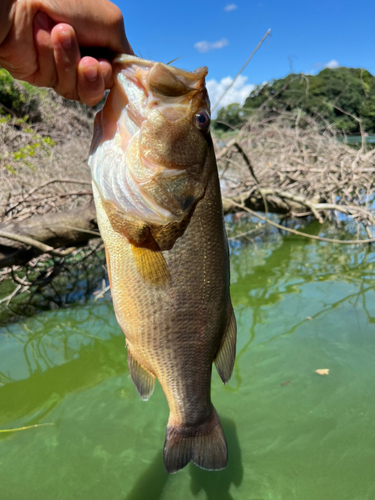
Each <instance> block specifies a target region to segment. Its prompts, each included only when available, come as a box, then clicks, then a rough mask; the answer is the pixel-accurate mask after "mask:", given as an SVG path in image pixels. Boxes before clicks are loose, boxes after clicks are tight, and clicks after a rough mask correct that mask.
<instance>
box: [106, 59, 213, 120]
mask: <svg viewBox="0 0 375 500" xmlns="http://www.w3.org/2000/svg"><path fill="white" fill-rule="evenodd" d="M113 66H114V72H115V85H116V86H117V87H118V88H119V89H120V90H121V92H122V93H123V95H124V97H125V98H126V99H127V100H128V103H129V104H128V106H127V111H128V114H129V116H130V118H131V119H132V121H133V122H134V123H135V125H137V126H138V127H140V126H141V124H142V122H143V121H144V120H145V119H146V118H147V117H148V115H149V113H151V112H152V111H153V110H158V111H160V112H161V113H162V114H163V115H164V116H165V118H167V119H168V121H170V122H172V123H173V122H176V121H178V120H181V119H183V118H184V117H185V116H186V115H187V114H188V113H189V112H191V103H192V101H193V100H195V101H196V100H197V99H199V98H200V100H202V101H206V102H207V101H208V97H207V91H206V88H205V77H206V76H207V73H208V69H207V68H206V67H200V68H198V69H196V70H195V71H186V70H183V69H179V68H175V67H174V66H169V65H168V64H164V63H161V62H155V61H150V60H147V59H141V58H139V57H136V56H131V55H126V54H121V55H119V56H118V57H116V58H115V59H114V61H113Z"/></svg>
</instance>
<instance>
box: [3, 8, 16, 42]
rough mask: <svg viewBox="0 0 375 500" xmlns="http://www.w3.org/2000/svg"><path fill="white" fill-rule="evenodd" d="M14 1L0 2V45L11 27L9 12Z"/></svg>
mask: <svg viewBox="0 0 375 500" xmlns="http://www.w3.org/2000/svg"><path fill="white" fill-rule="evenodd" d="M15 1H16V0H0V45H1V44H2V43H3V41H4V40H5V39H6V37H7V36H8V33H9V31H10V28H11V26H12V15H11V11H12V6H13V4H14V3H15ZM0 50H1V48H0Z"/></svg>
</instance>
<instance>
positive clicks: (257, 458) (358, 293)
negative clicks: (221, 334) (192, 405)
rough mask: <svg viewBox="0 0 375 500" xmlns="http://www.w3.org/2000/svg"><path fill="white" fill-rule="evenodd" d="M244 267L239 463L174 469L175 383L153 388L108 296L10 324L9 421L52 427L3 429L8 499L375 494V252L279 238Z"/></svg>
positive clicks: (3, 487) (241, 252) (229, 432)
mask: <svg viewBox="0 0 375 500" xmlns="http://www.w3.org/2000/svg"><path fill="white" fill-rule="evenodd" d="M231 267H232V299H233V305H234V308H235V312H236V316H237V320H238V327H239V328H238V330H239V332H238V349H237V361H236V365H235V370H234V373H233V376H232V379H231V381H230V383H229V384H228V385H227V386H223V385H222V383H221V382H220V380H219V377H218V375H217V373H216V372H215V370H214V374H213V382H212V399H213V402H214V404H215V407H216V408H217V410H218V412H219V414H220V416H221V419H222V423H223V427H224V431H225V433H226V436H227V440H228V446H229V465H228V467H227V469H226V470H224V471H221V472H207V471H203V470H200V469H198V468H197V467H195V466H194V465H192V464H189V466H187V467H186V468H185V469H184V470H182V471H180V472H178V473H177V474H175V475H172V476H170V475H168V474H167V473H166V472H165V470H164V467H163V461H162V448H163V442H164V434H165V426H166V423H167V419H168V408H167V404H166V401H165V398H164V394H163V393H162V391H161V388H160V386H159V385H158V386H157V387H156V390H155V393H154V394H153V396H152V397H151V398H150V400H149V401H148V402H147V403H145V402H143V401H141V399H140V398H139V396H138V394H137V392H136V390H135V388H134V386H133V384H132V382H131V380H130V378H129V374H128V369H127V364H126V350H125V349H124V337H123V334H122V332H121V331H120V328H119V327H118V325H117V323H116V320H115V317H114V313H113V309H112V305H111V302H110V300H109V299H103V300H101V301H98V302H96V303H95V302H89V303H87V304H86V305H79V306H75V307H74V306H73V307H70V308H67V309H60V310H54V311H49V312H45V313H42V314H39V315H36V316H34V317H32V318H28V319H25V320H23V321H21V322H18V323H15V324H10V325H7V326H6V327H3V328H2V329H1V330H0V430H1V429H3V430H4V429H15V428H22V427H24V426H30V425H35V424H42V423H47V424H52V425H46V426H41V427H34V428H31V429H29V430H23V431H18V432H12V433H1V432H0V498H1V500H26V499H27V500H52V499H53V500H71V499H80V500H136V499H139V500H159V499H163V500H167V499H168V500H176V499H179V500H185V499H195V498H196V499H209V500H229V499H236V500H241V499H244V500H245V499H246V500H294V499H295V500H317V499H320V498H321V499H327V500H367V499H369V500H370V499H371V500H373V499H374V498H375V481H374V464H375V292H374V272H375V254H374V253H373V252H371V248H369V247H349V248H348V247H345V246H337V245H329V244H324V243H319V242H311V241H307V240H303V239H300V238H297V237H294V236H292V237H290V236H287V237H281V236H279V235H277V234H276V235H275V234H273V235H271V236H270V237H269V239H267V240H266V241H264V242H260V241H257V240H255V241H253V242H249V243H248V244H244V245H234V246H233V248H232V265H231ZM317 369H329V375H318V374H317V373H315V370H317Z"/></svg>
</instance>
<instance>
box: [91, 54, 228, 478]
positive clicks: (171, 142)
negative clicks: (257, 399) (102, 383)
mask: <svg viewBox="0 0 375 500" xmlns="http://www.w3.org/2000/svg"><path fill="white" fill-rule="evenodd" d="M113 64H114V73H115V85H114V87H113V89H112V90H111V91H110V93H109V95H108V98H107V101H106V103H105V105H104V108H103V109H102V110H101V111H100V112H99V113H98V114H97V116H96V118H95V128H94V137H93V141H92V145H91V150H90V158H89V164H90V166H91V171H92V178H93V190H94V197H95V203H96V210H97V217H98V224H99V228H100V233H101V235H102V238H103V241H104V244H105V250H106V258H107V266H108V274H109V279H110V285H111V291H112V297H113V304H114V309H115V313H116V318H117V321H118V323H119V324H120V326H121V328H122V330H123V332H124V334H125V337H126V346H127V358H128V366H129V372H130V376H131V379H132V380H133V382H134V384H135V386H136V388H137V390H138V392H139V394H140V396H141V397H142V399H144V400H147V399H148V398H149V397H150V396H151V394H152V392H153V390H154V385H155V378H158V380H159V382H160V384H161V386H162V388H163V391H164V393H165V396H166V398H167V401H168V405H169V409H170V416H169V420H168V424H167V431H166V438H165V443H164V464H165V467H166V469H167V471H168V472H170V473H172V472H176V471H177V470H179V469H181V468H183V467H185V465H186V464H187V463H188V462H190V461H193V462H194V463H195V464H196V465H198V466H199V467H202V468H204V469H208V470H219V469H222V468H224V467H225V466H226V464H227V460H228V458H227V457H228V452H227V444H226V441H225V437H224V433H223V430H222V427H221V423H220V419H219V417H218V414H217V413H216V410H215V408H214V407H213V405H212V403H211V396H210V385H211V371H212V363H213V362H215V365H216V368H217V370H218V373H219V375H220V377H221V379H222V380H223V382H224V383H226V382H227V381H228V380H229V378H230V376H231V373H232V370H233V364H234V358H235V345H236V321H235V318H234V314H233V308H232V305H231V300H230V295H229V255H228V243H227V240H226V235H225V228H224V224H223V212H222V205H221V196H220V186H219V179H218V173H217V166H216V160H215V154H214V149H213V144H212V140H211V136H210V132H209V125H210V103H209V99H208V94H207V90H206V87H205V76H206V74H207V68H198V69H197V70H196V71H194V72H188V71H183V70H180V69H177V68H174V67H172V66H168V65H165V64H162V63H159V62H153V61H147V60H144V59H139V58H137V57H135V56H128V55H122V56H119V57H117V58H116V59H115V60H114V63H113Z"/></svg>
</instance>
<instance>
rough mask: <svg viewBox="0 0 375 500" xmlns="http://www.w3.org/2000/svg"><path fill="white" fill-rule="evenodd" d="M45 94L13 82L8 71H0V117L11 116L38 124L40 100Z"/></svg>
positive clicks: (30, 86)
mask: <svg viewBox="0 0 375 500" xmlns="http://www.w3.org/2000/svg"><path fill="white" fill-rule="evenodd" d="M45 93H46V91H45V90H43V89H38V88H36V87H33V86H32V85H30V84H29V83H25V82H18V81H16V80H14V79H13V78H12V77H11V76H10V74H9V73H8V71H6V70H5V69H0V115H3V116H4V115H5V116H6V115H9V114H12V115H13V116H15V117H17V118H26V120H27V121H29V122H32V123H35V122H39V121H41V118H42V115H41V109H40V104H41V99H42V98H43V97H44V94H45Z"/></svg>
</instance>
